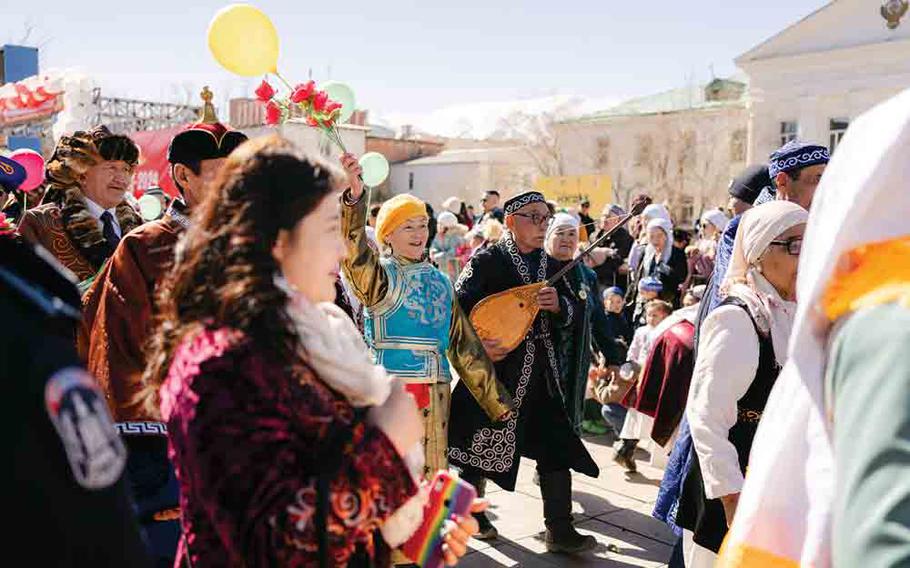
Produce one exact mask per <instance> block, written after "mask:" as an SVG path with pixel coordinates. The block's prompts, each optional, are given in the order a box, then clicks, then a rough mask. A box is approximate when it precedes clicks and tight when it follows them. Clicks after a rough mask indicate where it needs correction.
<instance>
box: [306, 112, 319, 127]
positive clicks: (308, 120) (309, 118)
mask: <svg viewBox="0 0 910 568" xmlns="http://www.w3.org/2000/svg"><path fill="white" fill-rule="evenodd" d="M306 123H307V126H319V121H318V120H316V119H315V118H313V117H312V116H311V115H307V117H306Z"/></svg>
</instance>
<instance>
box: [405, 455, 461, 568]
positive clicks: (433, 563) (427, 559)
mask: <svg viewBox="0 0 910 568" xmlns="http://www.w3.org/2000/svg"><path fill="white" fill-rule="evenodd" d="M475 498H477V491H476V490H475V489H474V486H473V485H471V484H470V483H468V482H467V481H463V480H462V479H461V478H459V477H458V475H456V474H455V473H452V472H450V471H446V470H441V471H439V472H438V473H437V474H436V476H435V477H434V478H433V482H432V483H431V485H430V495H429V498H428V499H427V504H426V505H424V507H423V523H422V524H421V525H420V528H419V529H417V532H415V533H414V535H413V536H412V537H411V538H410V539H409V540H408V541H407V542H405V543H404V545H403V546H402V547H401V550H402V552H404V554H405V556H407V557H408V558H410V559H411V560H413V561H414V562H415V563H416V564H417V565H418V566H421V567H422V568H440V567H441V566H443V564H444V563H445V561H444V560H443V557H442V528H443V525H444V523H445V520H446V519H449V518H451V517H452V515H458V516H461V517H464V516H466V515H467V514H468V513H469V512H470V510H471V504H472V503H473V502H474V499H475Z"/></svg>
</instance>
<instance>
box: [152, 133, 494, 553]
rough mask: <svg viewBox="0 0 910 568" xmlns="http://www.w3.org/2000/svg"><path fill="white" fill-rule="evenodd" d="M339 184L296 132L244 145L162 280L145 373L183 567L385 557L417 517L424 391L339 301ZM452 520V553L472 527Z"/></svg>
mask: <svg viewBox="0 0 910 568" xmlns="http://www.w3.org/2000/svg"><path fill="white" fill-rule="evenodd" d="M357 167H358V166H356V164H355V165H354V166H352V168H351V169H352V171H349V172H348V176H349V178H350V177H351V176H355V175H356V174H357V173H358V172H357V171H353V170H356V168H357ZM339 185H342V184H339V183H337V179H336V178H335V177H333V175H332V172H331V170H330V168H328V167H326V166H325V165H324V164H322V163H320V162H318V161H316V160H313V159H311V158H306V157H303V156H301V155H299V154H297V153H296V152H295V150H294V149H293V147H292V146H291V145H290V143H288V142H287V141H284V140H282V139H280V138H277V137H272V138H266V139H260V140H255V141H251V142H248V143H246V144H244V145H243V146H241V147H240V148H239V149H238V150H237V151H235V152H234V153H233V154H232V155H231V156H230V157H229V158H228V161H227V163H226V164H225V166H224V168H223V169H222V171H221V172H220V174H219V177H218V179H217V180H216V181H215V183H214V187H213V188H212V189H211V192H210V194H209V195H208V196H207V198H206V200H205V201H204V202H203V203H202V205H201V207H199V209H198V210H197V211H196V216H195V217H194V219H193V225H192V226H191V228H190V229H189V231H188V232H187V234H186V240H185V241H184V242H183V243H182V245H181V248H180V250H179V251H178V254H177V261H176V263H175V266H174V269H173V271H172V272H171V273H170V275H169V276H168V277H167V280H166V281H165V284H164V285H163V286H161V290H162V294H161V298H160V300H159V311H160V316H161V317H160V322H161V323H160V325H159V328H158V329H157V331H156V333H155V335H154V338H153V343H152V345H151V350H152V351H151V358H150V364H149V368H148V369H147V370H146V376H145V378H146V381H147V384H148V386H149V388H148V392H147V396H148V399H147V402H148V404H149V405H151V406H152V407H159V408H160V412H161V415H162V419H163V420H164V421H165V422H166V423H167V426H168V436H169V441H170V454H171V459H172V460H173V461H174V464H175V466H176V470H177V476H178V478H179V481H180V490H181V509H182V526H183V538H181V543H180V547H179V551H178V555H179V558H178V562H177V565H178V566H183V565H185V564H186V563H185V562H184V561H185V558H186V557H187V556H188V557H189V560H191V565H192V566H194V567H196V568H202V567H206V566H217V567H224V566H366V565H374V564H375V565H385V564H387V563H388V558H389V549H390V548H391V547H395V546H398V545H400V544H401V543H402V542H403V541H404V540H406V539H407V538H408V537H409V536H410V534H411V533H412V532H413V531H414V530H415V529H416V528H417V526H418V525H419V523H420V521H421V517H422V511H423V501H422V499H421V497H422V496H423V494H424V493H425V492H423V491H419V477H418V476H417V474H415V473H413V472H419V471H420V469H419V468H422V465H423V464H422V463H421V462H420V460H422V456H423V450H422V448H421V446H420V440H421V438H422V436H423V434H422V429H421V422H420V419H419V416H418V413H417V408H416V405H415V404H414V401H413V399H412V398H411V397H410V395H408V394H407V393H406V392H405V391H404V390H403V387H402V386H401V385H400V383H399V382H398V381H396V380H390V379H389V377H387V376H386V374H385V371H384V370H383V369H382V367H378V366H374V365H373V364H372V363H371V361H370V357H369V354H368V352H367V350H366V347H365V345H364V344H363V340H362V339H361V338H360V336H359V335H358V333H357V331H356V328H355V327H354V324H353V323H352V322H351V321H350V319H348V318H347V317H346V316H345V315H344V314H343V313H342V312H341V310H340V309H339V308H337V307H335V306H334V305H333V304H332V303H331V302H332V300H333V299H334V296H335V286H334V284H335V280H336V278H337V276H338V270H339V262H340V260H341V258H342V256H343V255H344V250H345V249H344V246H343V242H342V240H341V231H340V227H339V221H340V218H339V202H338V195H339V192H338V190H339V189H340V188H339ZM457 520H458V523H457V524H455V523H453V524H451V525H450V527H449V530H448V532H447V533H446V536H445V539H444V543H445V544H444V550H445V552H446V560H447V563H449V564H450V565H451V564H454V563H455V562H456V561H457V557H459V556H462V555H463V554H464V553H465V550H466V543H467V540H468V539H469V535H470V534H472V533H473V532H474V531H475V530H476V523H475V522H474V521H473V519H470V516H469V519H467V520H463V519H457Z"/></svg>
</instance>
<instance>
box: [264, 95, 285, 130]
mask: <svg viewBox="0 0 910 568" xmlns="http://www.w3.org/2000/svg"><path fill="white" fill-rule="evenodd" d="M279 122H281V107H280V106H278V104H277V103H275V101H269V102H268V104H267V105H265V123H266V124H269V125H273V126H274V125H276V124H278V123H279Z"/></svg>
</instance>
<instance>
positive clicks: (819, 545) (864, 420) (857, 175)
mask: <svg viewBox="0 0 910 568" xmlns="http://www.w3.org/2000/svg"><path fill="white" fill-rule="evenodd" d="M908 180H910V89H908V90H905V91H903V92H902V93H900V94H899V95H897V96H895V97H894V98H892V99H890V100H888V101H886V102H884V103H882V104H881V105H879V106H877V107H875V108H874V109H872V110H870V111H869V112H867V113H866V114H864V115H862V116H860V117H859V118H857V119H856V120H855V121H853V123H852V124H851V125H850V129H849V130H848V132H847V134H846V135H845V136H844V139H843V141H842V142H841V144H839V145H838V148H837V153H836V154H835V155H834V157H833V159H832V161H831V163H830V165H829V166H828V169H827V170H826V171H825V174H824V178H823V179H822V182H821V185H820V186H819V188H818V192H817V193H816V198H815V200H814V203H813V205H812V215H811V216H810V219H809V225H808V228H807V231H806V246H805V249H804V254H803V257H802V259H801V261H800V268H799V271H800V275H799V285H798V293H799V298H800V306H799V310H798V312H797V315H796V321H795V323H794V326H793V340H792V342H791V343H790V351H789V353H790V358H789V359H788V361H787V365H786V367H785V368H784V370H783V371H782V372H781V375H780V378H779V379H778V381H777V384H776V385H775V387H774V391H773V393H772V394H771V397H770V399H769V400H768V404H767V408H766V412H765V416H764V418H763V419H762V422H761V426H760V427H759V430H758V433H757V434H756V437H755V443H754V445H753V448H752V456H751V459H750V461H749V476H748V478H747V480H746V483H745V486H744V487H743V490H742V497H741V499H740V501H739V506H738V508H737V512H736V518H735V520H734V522H733V525H732V526H731V527H730V534H729V536H728V538H727V541H726V542H725V543H724V550H723V551H722V552H721V556H720V562H719V563H718V566H724V567H727V566H736V567H758V566H761V567H765V566H772V567H785V568H789V567H794V568H795V567H797V566H812V567H814V568H825V567H827V566H832V565H833V566H860V565H862V566H865V567H867V568H873V567H875V568H877V567H879V566H907V565H908V564H910V473H908V471H907V470H908V464H910V439H908V438H910V412H908V400H910V365H908V358H907V345H908V343H910V337H908V335H910V334H908V329H910V323H908V322H910V262H908V259H910V190H908ZM762 207H764V206H762ZM740 230H742V229H740ZM851 350H853V351H855V352H854V353H850V351H851Z"/></svg>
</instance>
